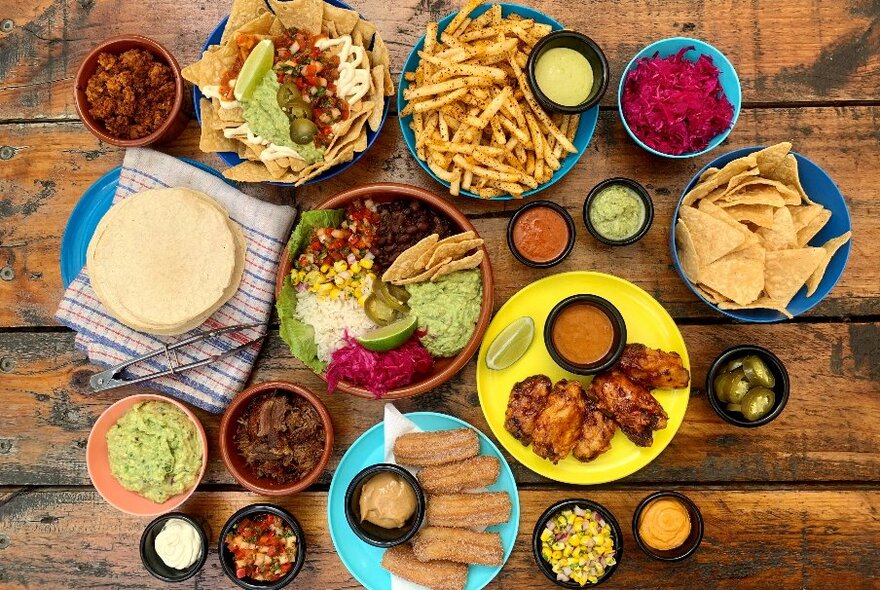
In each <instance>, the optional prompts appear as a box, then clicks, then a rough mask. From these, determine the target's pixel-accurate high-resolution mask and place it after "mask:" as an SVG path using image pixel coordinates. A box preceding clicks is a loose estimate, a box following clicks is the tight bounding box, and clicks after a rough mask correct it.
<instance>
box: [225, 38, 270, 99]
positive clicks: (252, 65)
mask: <svg viewBox="0 0 880 590" xmlns="http://www.w3.org/2000/svg"><path fill="white" fill-rule="evenodd" d="M274 61H275V44H274V43H272V39H263V40H262V41H260V42H259V43H257V45H256V47H254V49H253V51H251V53H250V55H248V56H247V59H246V60H244V65H242V66H241V71H240V72H239V73H238V79H236V81H235V90H234V91H233V94H235V100H248V99H249V98H250V97H251V95H252V94H253V93H254V88H256V87H257V84H259V82H260V80H262V79H263V75H264V74H265V73H266V72H268V71H269V70H270V69H271V68H272V64H273V63H274Z"/></svg>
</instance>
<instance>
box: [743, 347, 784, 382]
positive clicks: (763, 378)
mask: <svg viewBox="0 0 880 590" xmlns="http://www.w3.org/2000/svg"><path fill="white" fill-rule="evenodd" d="M742 368H743V371H744V372H745V374H746V379H748V380H749V383H751V384H752V385H759V386H761V387H773V386H774V385H776V378H775V377H774V376H773V373H772V372H771V371H770V367H768V366H767V363H765V362H764V360H763V359H761V357H759V356H757V355H754V354H752V355H749V356H747V357H746V358H744V359H743V363H742Z"/></svg>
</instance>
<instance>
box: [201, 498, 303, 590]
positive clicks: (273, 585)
mask: <svg viewBox="0 0 880 590" xmlns="http://www.w3.org/2000/svg"><path fill="white" fill-rule="evenodd" d="M261 514H272V515H274V516H277V517H279V518H281V520H283V521H284V523H285V524H286V525H287V526H289V527H290V528H291V529H292V530H293V534H295V535H296V541H297V543H296V561H295V562H294V564H293V568H291V570H290V571H289V572H287V574H286V575H285V576H284V577H283V578H280V579H278V580H275V581H274V582H260V581H258V580H253V579H251V578H241V579H239V578H237V577H236V576H235V555H233V554H232V551H230V550H229V548H228V547H227V546H226V535H227V534H228V533H230V532H231V531H232V529H233V527H234V526H235V525H236V524H237V523H238V521H240V520H241V519H242V518H244V517H245V516H249V517H251V518H253V517H256V516H259V515H261ZM217 552H218V553H219V555H220V563H221V564H222V565H223V572H224V573H225V574H226V577H227V578H229V579H230V580H232V581H233V582H235V584H236V585H238V586H239V587H240V588H245V589H246V590H278V589H279V588H284V587H285V586H287V585H288V584H290V582H292V581H293V579H294V578H295V577H296V576H297V574H298V573H299V570H301V569H302V566H303V563H305V561H306V538H305V535H304V534H303V531H302V527H301V526H299V521H297V520H296V518H294V516H293V515H292V514H291V513H290V512H288V511H287V510H285V509H284V508H282V507H280V506H276V505H274V504H251V505H250V506H245V507H244V508H242V509H241V510H239V511H238V512H236V513H235V514H233V515H232V516H230V517H229V520H227V521H226V524H225V525H224V526H223V530H222V531H220V540H219V541H218V543H217Z"/></svg>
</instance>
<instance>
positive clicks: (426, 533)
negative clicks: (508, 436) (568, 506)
mask: <svg viewBox="0 0 880 590" xmlns="http://www.w3.org/2000/svg"><path fill="white" fill-rule="evenodd" d="M404 416H405V417H406V418H408V419H409V420H411V421H412V422H413V423H415V425H416V426H418V427H419V428H420V429H421V430H422V432H423V433H427V434H428V436H421V435H420V434H415V435H413V434H406V435H404V436H401V437H400V438H398V439H397V441H396V443H395V458H396V460H397V463H399V464H401V465H403V466H405V467H407V468H408V469H410V470H411V471H413V472H415V473H416V477H417V478H418V479H419V480H420V483H421V485H422V488H423V490H424V491H425V494H426V498H427V503H428V506H429V509H428V515H427V517H426V519H425V523H424V525H423V526H422V528H421V529H420V530H419V532H418V533H417V534H416V536H415V537H414V538H413V539H412V540H411V542H410V543H405V544H403V545H398V546H397V547H392V548H391V549H387V550H386V549H382V548H379V547H374V546H372V545H369V544H367V543H366V542H364V541H362V540H361V539H360V538H359V537H358V536H357V535H356V534H355V533H354V532H353V531H352V530H351V527H350V525H349V524H348V522H347V520H346V517H345V491H346V488H347V487H348V485H349V482H351V480H352V479H353V478H354V477H355V476H356V475H357V474H358V473H359V472H360V471H361V470H363V469H364V468H366V467H369V466H370V465H374V464H376V463H383V462H384V461H385V423H384V422H380V423H379V424H376V425H375V426H373V427H372V428H370V429H369V430H367V431H366V432H365V433H364V434H362V435H361V436H360V438H358V439H357V440H356V441H355V442H354V444H352V445H351V447H350V448H349V449H348V451H347V452H346V453H345V455H344V456H343V457H342V460H341V461H340V463H339V466H338V467H337V468H336V473H335V474H334V475H333V481H332V482H331V484H330V493H329V498H328V500H327V504H328V505H327V515H328V521H329V526H330V536H331V538H332V539H333V545H334V546H335V548H336V552H337V553H338V554H339V558H340V559H341V560H342V563H343V564H344V565H345V567H346V568H348V571H349V572H350V573H351V575H352V576H354V578H355V579H356V580H357V581H358V582H360V583H361V584H362V585H363V586H364V587H366V588H367V589H368V590H390V589H392V588H394V589H395V590H396V589H397V588H418V587H421V586H426V585H429V584H430V585H436V584H437V582H438V581H440V580H439V579H438V578H442V579H443V583H444V585H447V586H449V587H458V588H464V589H465V590H480V589H481V588H484V587H485V586H486V585H488V584H489V582H491V581H492V580H493V579H494V578H495V576H497V575H498V572H500V571H501V568H502V567H503V566H504V563H505V562H506V561H507V558H508V557H509V556H510V553H511V551H512V550H513V544H514V541H515V540H516V535H517V531H518V529H519V495H518V494H517V489H516V481H515V480H514V479H513V473H512V472H511V470H510V466H508V464H507V462H506V461H505V460H504V456H503V455H502V454H501V451H499V450H498V447H496V446H495V444H494V443H492V441H491V440H489V438H488V437H487V436H486V435H485V434H483V433H482V432H480V431H479V430H477V429H475V428H474V427H473V426H471V425H470V424H468V423H467V422H464V421H463V420H459V419H458V418H455V417H453V416H447V415H445V414H437V413H434V412H412V413H410V414H404ZM462 429H468V430H470V431H471V432H472V433H473V434H475V435H476V436H475V437H473V436H472V435H470V433H464V434H466V435H470V436H464V437H463V436H462V434H463V432H462ZM443 431H456V432H455V433H450V435H449V436H448V437H447V436H446V435H445V434H443ZM405 437H406V440H404V439H405ZM463 438H464V439H468V438H472V440H471V441H467V440H464V441H463V440H462V439H463ZM404 442H405V443H407V445H406V448H403V447H402V446H401V445H402V444H403V443H404ZM477 449H479V451H478V452H477ZM405 451H406V452H405ZM407 453H409V454H407ZM408 457H412V462H414V463H419V462H420V461H421V460H424V461H423V465H429V464H430V465H431V466H430V467H425V466H422V467H420V466H419V465H411V464H408V463H410V460H409V459H408ZM493 459H495V460H494V461H493ZM438 462H439V464H438ZM472 494H488V495H484V496H480V500H479V501H476V500H475V498H473V496H471V495H472ZM505 495H506V496H507V497H506V498H505V497H504V496H505ZM432 504H433V508H432ZM488 522H494V523H495V524H491V525H488V526H485V523H488ZM386 552H387V555H386ZM465 562H468V563H465ZM473 562H483V563H484V565H481V564H475V563H473ZM489 564H491V565H489ZM392 572H393V573H394V578H395V580H394V583H392Z"/></svg>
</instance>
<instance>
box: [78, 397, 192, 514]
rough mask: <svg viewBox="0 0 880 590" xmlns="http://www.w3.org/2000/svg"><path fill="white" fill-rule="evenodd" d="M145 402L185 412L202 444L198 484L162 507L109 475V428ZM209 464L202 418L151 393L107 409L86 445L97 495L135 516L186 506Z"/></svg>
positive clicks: (127, 399) (90, 475) (174, 402)
mask: <svg viewBox="0 0 880 590" xmlns="http://www.w3.org/2000/svg"><path fill="white" fill-rule="evenodd" d="M146 401H161V402H167V403H169V404H173V405H175V406H177V407H178V408H180V409H181V410H182V411H183V413H184V414H186V415H187V416H188V417H189V419H190V420H192V422H193V424H195V426H196V431H197V432H198V433H199V440H201V442H202V469H201V470H200V471H199V476H198V477H197V478H196V483H195V484H194V485H193V486H192V488H190V489H189V490H187V491H186V492H183V493H182V494H177V495H176V496H172V497H170V498H168V500H166V501H165V502H163V503H162V504H157V503H155V502H153V501H152V500H147V499H146V498H144V497H143V496H140V495H138V494H136V493H134V492H130V491H128V490H126V489H125V488H124V487H122V485H120V483H119V482H118V481H116V478H115V477H113V474H112V473H111V472H110V461H109V459H108V456H107V431H108V430H110V427H111V426H113V425H114V424H116V421H117V420H119V419H120V418H121V417H122V415H123V414H125V413H126V412H127V411H128V410H129V409H130V408H131V407H132V406H133V405H135V404H137V403H139V402H146ZM207 464H208V438H207V437H206V436H205V429H204V428H203V427H202V423H201V422H199V419H198V418H196V416H195V414H193V413H192V411H190V409H189V408H187V407H186V406H185V405H183V404H182V403H180V402H179V401H177V400H174V399H171V398H169V397H165V396H163V395H156V394H152V393H141V394H137V395H130V396H128V397H126V398H124V399H121V400H119V401H118V402H116V403H115V404H113V405H112V406H110V407H109V408H107V409H106V410H104V413H103V414H101V415H100V416H99V417H98V420H97V421H96V422H95V425H94V426H92V431H91V433H89V442H88V445H87V446H86V466H87V467H88V469H89V477H90V478H91V479H92V485H94V486H95V489H96V490H98V493H99V494H101V497H102V498H104V499H105V500H106V501H107V503H108V504H110V505H111V506H113V507H114V508H116V509H118V510H121V511H122V512H125V513H127V514H133V515H135V516H156V515H159V514H162V513H165V512H169V511H171V510H174V509H175V508H177V507H178V506H180V505H181V504H183V503H184V502H185V501H186V499H187V498H189V497H190V496H191V495H192V493H193V492H194V491H195V489H196V487H198V485H199V482H201V481H202V477H203V476H204V475H205V467H206V466H207Z"/></svg>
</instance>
